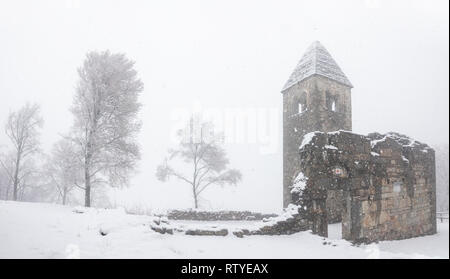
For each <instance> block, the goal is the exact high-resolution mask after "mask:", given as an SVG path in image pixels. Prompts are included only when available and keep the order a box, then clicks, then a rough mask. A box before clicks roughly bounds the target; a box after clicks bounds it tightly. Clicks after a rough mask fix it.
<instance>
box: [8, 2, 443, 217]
mask: <svg viewBox="0 0 450 279" xmlns="http://www.w3.org/2000/svg"><path fill="white" fill-rule="evenodd" d="M448 32H449V15H448V1H447V0H442V1H438V0H435V1H417V0H405V1H392V0H388V1H377V0H370V1H363V0H355V1H335V0H334V1H261V0H260V1H56V0H55V1H2V2H1V3H0V94H1V95H0V96H1V99H0V123H1V124H2V125H3V123H4V121H5V119H6V116H7V114H8V112H9V111H10V110H13V109H17V108H18V107H20V106H21V105H22V104H23V103H25V102H26V101H30V102H37V103H39V104H41V106H42V112H43V117H44V120H45V126H44V130H43V133H42V142H43V146H44V148H45V149H46V150H47V149H49V148H50V147H51V145H52V144H53V143H54V142H55V141H56V140H57V139H58V137H59V136H58V133H65V132H67V131H68V129H69V127H70V125H71V124H72V118H71V117H72V116H71V114H70V112H69V110H68V109H69V107H70V105H71V100H72V95H73V93H74V87H75V83H76V80H77V74H76V68H77V67H79V66H80V65H81V63H82V61H83V59H84V55H85V53H86V52H87V51H89V50H105V49H109V50H111V51H113V52H124V53H126V54H127V56H128V57H129V58H131V59H133V60H135V61H136V69H137V70H138V72H139V76H140V78H141V79H142V81H143V82H144V84H145V90H144V92H143V93H142V96H141V101H142V103H143V104H144V107H143V110H142V120H143V129H142V132H141V135H140V143H141V146H142V154H143V158H142V161H141V162H140V167H139V174H138V175H137V176H136V177H135V178H134V179H133V180H132V186H131V188H129V189H128V190H126V191H122V192H120V193H118V195H119V196H120V197H121V198H122V199H126V200H129V201H131V200H133V201H138V202H139V203H142V204H144V203H145V204H148V205H150V206H151V207H154V208H159V207H188V206H190V205H191V204H192V201H191V197H190V196H189V195H190V192H189V189H188V187H187V186H185V185H182V184H179V183H166V184H162V183H160V182H158V181H157V180H156V179H155V175H154V174H155V168H156V165H157V164H158V163H160V162H161V161H162V159H163V158H164V156H165V153H166V150H167V148H168V147H169V146H170V143H169V133H170V129H171V127H172V126H173V123H172V122H173V121H171V118H170V117H171V112H172V111H173V110H174V109H176V108H183V107H185V108H191V107H192V105H193V104H194V103H195V102H199V103H200V104H201V105H202V107H215V108H222V109H225V108H233V107H240V108H275V109H278V110H279V111H280V114H279V119H278V121H279V122H278V123H279V125H278V129H279V132H278V135H279V138H278V148H277V152H275V153H273V154H261V152H260V151H259V148H260V146H259V145H258V144H229V145H228V146H227V147H228V150H229V157H230V160H231V166H233V167H236V168H240V169H241V170H242V172H243V175H244V180H243V182H242V183H241V184H240V185H238V186H237V187H232V188H229V189H221V188H220V187H217V188H211V189H210V190H209V191H208V192H205V198H206V199H207V200H208V201H209V202H208V201H204V203H203V204H204V206H205V207H210V206H212V207H226V208H248V209H255V210H264V211H275V210H278V209H279V208H280V207H281V203H282V201H281V200H282V199H281V197H282V196H281V195H282V176H281V170H282V161H281V159H282V157H281V151H282V149H281V143H282V142H281V127H282V126H281V104H282V99H281V94H280V90H281V88H282V86H283V84H284V82H285V81H286V80H287V78H288V77H289V75H290V73H291V71H292V70H293V69H294V67H295V65H296V64H297V62H298V60H299V59H300V58H301V56H302V54H303V52H304V51H305V49H306V48H307V47H308V46H309V44H311V42H312V41H314V40H319V41H321V42H322V44H323V45H324V46H325V47H326V48H327V49H328V51H329V52H330V53H331V55H332V56H333V57H334V59H335V60H336V61H337V63H338V64H339V65H340V67H341V68H342V70H343V71H344V73H345V74H346V75H347V76H348V78H349V79H350V81H351V82H352V83H353V85H354V89H353V91H352V94H353V95H352V98H353V103H352V106H353V130H354V131H355V132H358V133H363V134H365V133H368V132H372V131H379V132H387V131H398V132H401V133H404V134H407V135H409V136H412V137H415V138H416V139H418V140H420V141H424V142H426V143H429V144H440V143H445V142H447V143H448V140H449V128H448V126H449V123H448V116H449V107H448V103H449V82H448V74H449V65H448V61H449V37H448ZM1 131H3V129H2V130H1ZM0 144H4V145H5V144H7V141H6V138H5V136H4V134H3V132H2V133H0Z"/></svg>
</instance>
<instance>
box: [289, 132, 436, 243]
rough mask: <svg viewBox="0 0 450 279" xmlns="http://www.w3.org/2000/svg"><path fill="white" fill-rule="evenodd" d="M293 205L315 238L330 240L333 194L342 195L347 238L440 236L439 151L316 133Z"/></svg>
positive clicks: (400, 141)
mask: <svg viewBox="0 0 450 279" xmlns="http://www.w3.org/2000/svg"><path fill="white" fill-rule="evenodd" d="M299 156H300V157H301V165H300V168H299V173H298V174H297V178H296V179H295V181H294V182H295V183H294V185H293V186H292V187H291V193H292V200H293V202H294V203H295V204H298V205H300V208H301V210H300V214H301V215H302V216H303V217H304V218H305V219H307V220H308V221H309V223H310V228H311V229H312V231H313V233H316V234H319V235H321V236H327V235H328V231H327V230H328V224H329V218H328V215H329V210H330V208H329V207H328V208H327V200H328V193H329V191H330V190H331V191H333V193H334V192H336V191H339V192H340V193H341V194H340V195H339V197H340V198H341V199H340V200H337V201H336V202H337V203H338V204H339V206H335V207H334V210H335V211H334V212H332V216H333V217H332V218H335V216H336V215H341V219H342V236H343V238H344V239H347V240H350V241H353V242H373V241H378V240H394V239H404V238H410V237H416V236H421V235H428V234H434V233H436V182H435V180H436V178H435V162H434V160H435V159H434V151H433V149H431V148H430V147H429V146H428V145H426V144H423V143H420V142H417V141H414V140H412V139H410V138H408V137H406V136H403V135H400V134H397V133H388V134H386V135H381V134H377V133H374V134H369V135H368V136H362V135H358V134H354V133H351V132H346V131H337V132H330V133H323V132H313V133H310V134H307V135H306V136H305V137H304V141H303V143H302V145H301V148H300V150H299Z"/></svg>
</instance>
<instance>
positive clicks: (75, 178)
mask: <svg viewBox="0 0 450 279" xmlns="http://www.w3.org/2000/svg"><path fill="white" fill-rule="evenodd" d="M77 151H78V150H77V149H76V146H75V144H74V143H73V142H72V141H69V140H67V139H61V140H59V141H58V142H57V143H55V145H54V146H53V149H52V153H51V156H50V157H49V158H48V159H47V162H46V164H45V166H44V173H45V175H46V177H47V178H48V183H47V184H48V185H49V186H50V187H51V188H53V189H55V190H56V195H57V197H58V198H57V200H59V201H60V202H61V203H62V204H63V205H65V204H67V202H68V199H69V196H70V194H71V192H72V191H73V190H74V189H75V188H76V187H80V184H81V181H82V174H83V171H82V166H81V160H80V157H79V156H80V154H79V152H77Z"/></svg>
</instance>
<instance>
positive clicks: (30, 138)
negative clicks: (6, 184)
mask: <svg viewBox="0 0 450 279" xmlns="http://www.w3.org/2000/svg"><path fill="white" fill-rule="evenodd" d="M42 125H43V120H42V117H41V116H40V108H39V105H36V104H34V105H30V104H26V105H25V106H23V107H22V108H20V109H19V110H18V111H15V112H11V113H10V114H9V116H8V119H7V122H6V125H5V133H6V135H7V136H8V138H9V139H10V141H11V144H12V152H11V155H10V156H9V159H11V158H12V161H11V160H7V161H9V162H5V161H2V162H1V165H2V167H3V169H4V171H5V172H7V173H8V176H9V178H10V179H11V181H12V192H13V193H12V199H13V200H17V199H18V195H19V191H22V192H23V191H24V190H25V189H20V187H22V188H25V185H26V184H25V180H26V179H27V177H29V176H30V175H31V174H32V172H33V170H32V169H30V166H31V165H32V163H31V162H28V161H27V160H28V159H29V158H30V157H31V156H32V155H33V154H35V153H37V152H38V151H39V144H40V143H39V130H40V128H42Z"/></svg>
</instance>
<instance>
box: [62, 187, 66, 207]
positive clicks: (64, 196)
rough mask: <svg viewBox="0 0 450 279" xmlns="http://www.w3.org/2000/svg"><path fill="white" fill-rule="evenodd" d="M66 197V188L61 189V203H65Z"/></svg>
mask: <svg viewBox="0 0 450 279" xmlns="http://www.w3.org/2000/svg"><path fill="white" fill-rule="evenodd" d="M66 198H67V189H66V188H64V189H63V196H62V204H63V205H66Z"/></svg>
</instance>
